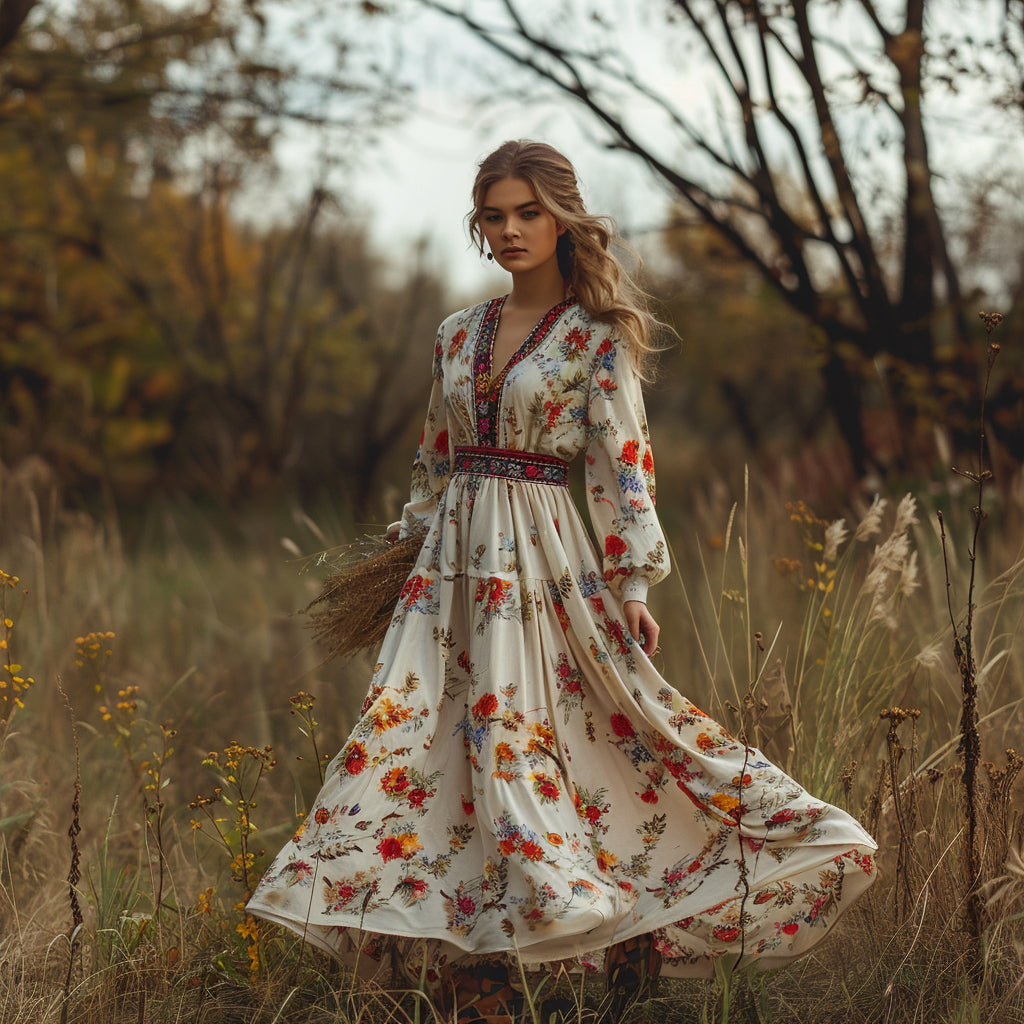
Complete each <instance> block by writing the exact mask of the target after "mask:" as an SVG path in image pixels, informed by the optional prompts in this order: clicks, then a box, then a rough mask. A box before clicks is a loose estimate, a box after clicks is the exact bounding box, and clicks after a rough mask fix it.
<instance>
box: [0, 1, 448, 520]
mask: <svg viewBox="0 0 1024 1024" xmlns="http://www.w3.org/2000/svg"><path fill="white" fill-rule="evenodd" d="M30 7H31V5H25V4H22V5H21V6H16V8H15V9H12V8H11V5H10V4H9V3H8V4H5V6H4V8H3V9H2V12H0V28H3V30H4V31H3V34H2V35H0V42H3V41H6V45H5V46H4V49H3V51H2V53H0V179H2V180H3V182H4V188H3V190H2V192H0V361H2V365H3V374H2V377H0V458H2V459H3V460H4V461H5V462H7V463H9V464H10V463H16V462H18V461H19V460H20V459H22V458H24V457H26V456H27V455H29V454H30V453H32V454H36V455H39V456H42V457H43V458H44V459H45V460H46V461H47V462H49V463H50V464H51V465H53V466H54V467H55V468H56V470H57V473H58V475H59V477H60V479H61V480H62V482H63V483H64V484H65V486H66V487H68V488H71V489H72V490H74V491H76V492H77V493H78V494H79V495H80V496H85V497H88V496H89V495H92V494H96V493H100V494H102V495H103V496H104V497H105V498H106V504H107V507H108V509H113V508H114V507H116V503H117V500H118V499H119V498H122V499H128V500H130V501H138V500H139V499H141V498H144V497H148V496H150V495H152V493H153V489H154V487H157V488H162V489H164V490H165V491H185V492H188V493H192V494H196V493H200V494H203V495H209V496H212V497H214V498H216V499H219V500H223V501H225V502H228V503H234V502H237V501H238V500H240V499H243V498H248V497H252V496H253V495H254V494H263V495H266V494H268V492H269V494H271V495H273V494H274V493H276V492H277V491H278V490H279V488H280V487H281V485H282V484H283V483H287V484H288V485H289V486H290V487H295V488H298V489H299V490H302V489H303V488H304V487H305V488H312V487H314V486H316V487H317V488H318V489H319V488H320V487H322V486H323V485H324V484H325V483H329V482H331V481H334V482H335V486H336V487H339V488H340V489H341V491H342V497H343V498H344V499H345V502H346V504H348V505H349V507H350V508H352V509H353V511H354V512H355V514H356V515H357V516H363V515H366V514H368V512H369V508H368V501H369V495H370V493H371V491H372V488H373V485H374V480H375V475H376V472H377V469H378V466H379V464H380V462H381V460H382V459H383V458H384V456H385V455H386V454H387V453H388V452H389V451H390V450H391V448H392V447H393V446H394V444H395V441H396V439H397V438H398V437H399V436H400V435H402V434H403V433H409V432H411V431H412V430H413V429H414V428H413V427H412V421H413V420H418V418H419V417H420V416H421V414H422V404H423V400H424V396H425V393H426V392H425V389H426V385H427V383H428V372H427V371H428V368H429V359H430V350H429V345H428V344H427V342H428V340H429V339H430V338H431V337H432V336H433V330H434V328H435V327H436V324H437V322H438V321H439V320H440V319H441V318H442V316H443V315H444V313H445V312H447V300H446V297H445V294H444V293H445V289H444V286H443V283H442V282H441V280H440V279H439V278H437V277H436V276H432V275H431V274H430V273H428V272H427V270H425V269H424V267H423V266H422V265H421V266H419V267H415V268H413V270H411V271H410V272H409V276H408V279H407V280H406V279H402V280H395V279H394V277H395V275H394V274H393V273H391V270H390V268H386V267H383V266H382V265H381V264H380V262H379V260H377V258H376V257H375V256H374V255H373V254H372V253H371V251H370V248H369V245H368V243H367V241H366V237H365V231H364V230H363V229H361V228H360V227H358V226H356V225H355V223H354V222H353V220H352V218H351V217H349V216H347V215H346V211H345V210H344V207H343V204H342V203H340V202H339V200H338V198H337V196H336V195H334V194H332V193H331V191H329V190H328V189H327V188H326V187H325V186H324V185H323V184H322V182H317V183H314V184H313V186H312V187H311V188H310V190H309V192H308V194H307V195H306V197H305V198H304V199H303V198H301V196H300V197H298V198H296V197H295V194H294V190H290V189H289V187H288V186H289V182H287V181H286V180H285V179H284V175H283V172H282V171H281V168H280V166H279V164H278V162H277V161H276V158H275V146H276V144H277V142H278V139H279V137H280V136H281V135H282V134H283V133H284V132H285V131H286V129H287V127H288V125H289V124H290V123H291V122H293V121H294V120H296V119H298V120H301V122H302V123H303V124H305V125H313V126H315V127H316V128H317V130H318V133H319V134H320V137H321V139H322V140H323V147H324V154H325V155H324V156H323V167H322V173H323V175H324V176H325V175H326V171H327V170H328V169H329V168H330V167H331V166H332V165H333V164H336V163H337V162H338V161H339V160H350V159H353V158H354V155H355V153H356V152H357V150H358V147H359V146H360V145H363V144H366V143H367V142H368V141H369V140H370V138H371V137H372V134H373V132H374V131H376V130H379V128H380V126H381V125H382V124H385V123H387V121H388V119H389V118H391V117H393V115H394V111H393V109H392V105H391V102H390V100H389V97H388V95H387V93H386V90H385V89H384V88H383V87H380V88H376V87H375V88H373V89H368V88H365V87H363V86H361V85H360V84H359V83H358V81H357V80H356V78H355V76H352V77H346V76H345V75H344V46H341V45H339V53H338V61H339V65H338V66H339V67H340V68H341V71H340V72H332V73H331V74H328V75H319V74H314V73H313V72H311V71H310V70H309V69H308V68H306V67H302V66H299V64H298V63H297V62H296V61H289V59H288V56H287V53H282V52H281V51H280V48H278V50H277V52H274V53H271V52H269V49H270V48H269V47H268V46H267V45H266V19H267V18H268V17H269V16H270V14H271V13H272V12H271V10H270V7H271V5H262V4H260V3H258V2H256V3H248V4H246V5H243V6H239V5H235V4H228V3H212V4H206V5H203V6H202V7H201V8H194V9H193V8H186V7H182V6H180V5H175V6H174V7H169V6H163V5H161V4H159V3H155V2H150V0H144V2H135V0H84V2H81V3H78V4H77V5H75V6H74V7H73V8H70V9H66V10H62V9H59V8H57V7H54V6H51V5H39V6H38V7H37V8H36V9H35V11H34V12H32V11H31V10H30ZM16 15H17V16H18V17H20V18H21V22H20V26H19V24H15V22H16V20H17V18H16V17H15V16H16ZM19 27H20V29H21V31H20V34H19V33H18V32H17V31H16V30H17V29H18V28H19ZM325 45H329V42H325ZM318 96H321V97H322V100H320V99H318V98H317V97H318ZM339 97H341V98H342V100H343V102H341V103H340V104H339V102H338V99H339ZM254 196H255V197H258V198H257V199H256V201H254V198H253V197H254ZM254 209H255V210H256V211H257V214H258V213H259V212H260V211H262V210H266V211H267V215H266V217H265V219H263V220H257V219H255V216H254V214H253V212H252V211H253V210H254ZM415 338H420V339H421V340H422V341H423V344H422V345H420V346H418V348H419V349H421V350H422V351H421V352H417V351H416V348H415V347H413V346H411V345H410V339H415Z"/></svg>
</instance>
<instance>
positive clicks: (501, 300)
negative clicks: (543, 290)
mask: <svg viewBox="0 0 1024 1024" xmlns="http://www.w3.org/2000/svg"><path fill="white" fill-rule="evenodd" d="M507 301H508V296H507V295H499V296H498V297H497V298H496V299H492V300H491V308H490V309H488V311H487V316H488V317H493V323H492V325H491V329H490V330H489V331H487V332H486V333H487V346H486V347H487V356H486V358H487V380H488V391H491V392H492V393H493V392H494V391H500V390H501V386H502V384H504V383H505V378H506V377H507V376H508V374H509V371H510V370H511V369H512V368H513V367H514V366H515V365H516V364H517V363H518V362H519V361H520V360H522V359H524V358H525V357H526V356H528V355H529V354H530V352H532V351H533V349H534V348H535V347H536V343H538V342H540V341H542V340H543V339H544V337H546V336H547V333H548V331H550V330H551V327H552V325H553V324H554V322H555V320H557V319H558V318H559V317H560V316H561V315H562V313H563V312H564V311H565V310H566V309H568V308H569V306H572V305H575V303H576V299H575V298H566V299H561V300H560V301H558V302H556V303H555V304H554V305H553V306H552V307H551V308H550V309H549V310H548V311H547V312H546V313H545V314H544V315H543V316H542V317H541V318H540V319H539V320H538V321H537V322H536V323H535V324H534V325H533V327H531V328H530V332H529V333H528V334H527V335H526V337H525V338H523V340H522V341H521V342H520V343H519V345H518V346H517V347H516V348H514V349H513V350H512V353H511V354H510V355H509V357H508V359H506V360H505V364H504V365H503V366H502V368H501V370H500V371H499V373H498V375H497V376H494V343H495V341H496V340H497V338H498V330H499V328H500V327H501V314H502V313H503V312H504V310H505V303H506V302H507ZM537 335H539V337H536V338H535V336H537Z"/></svg>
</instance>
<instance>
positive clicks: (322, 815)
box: [313, 807, 331, 825]
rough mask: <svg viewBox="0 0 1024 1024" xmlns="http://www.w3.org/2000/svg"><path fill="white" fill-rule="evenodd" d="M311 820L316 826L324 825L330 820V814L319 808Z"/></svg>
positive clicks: (325, 809)
mask: <svg viewBox="0 0 1024 1024" xmlns="http://www.w3.org/2000/svg"><path fill="white" fill-rule="evenodd" d="M313 820H314V821H315V822H316V823H317V824H318V825H326V824H327V822H329V821H330V820H331V812H330V811H329V810H327V808H326V807H320V808H318V809H317V812H316V814H314V815H313Z"/></svg>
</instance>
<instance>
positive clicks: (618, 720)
mask: <svg viewBox="0 0 1024 1024" xmlns="http://www.w3.org/2000/svg"><path fill="white" fill-rule="evenodd" d="M611 725H612V732H614V733H615V735H616V736H621V737H622V738H623V739H626V738H628V737H629V736H635V735H636V732H635V731H634V730H633V723H632V722H630V720H629V719H628V718H627V717H626V716H625V715H622V714H614V715H612V718H611Z"/></svg>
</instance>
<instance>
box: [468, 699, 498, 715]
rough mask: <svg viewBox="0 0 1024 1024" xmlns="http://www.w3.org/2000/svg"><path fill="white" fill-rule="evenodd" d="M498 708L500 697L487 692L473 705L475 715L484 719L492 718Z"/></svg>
mask: <svg viewBox="0 0 1024 1024" xmlns="http://www.w3.org/2000/svg"><path fill="white" fill-rule="evenodd" d="M497 710H498V698H497V697H495V696H494V694H493V693H485V694H484V695H483V696H482V697H481V698H480V699H479V700H478V701H477V702H476V704H474V705H473V717H474V718H476V719H478V720H482V719H485V718H490V717H491V715H493V714H494V712H495V711H497Z"/></svg>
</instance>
